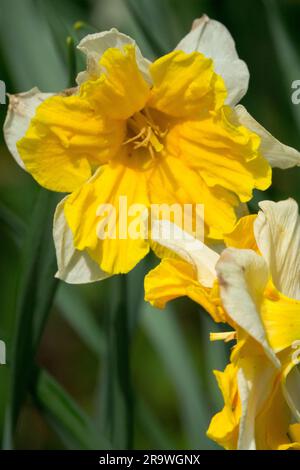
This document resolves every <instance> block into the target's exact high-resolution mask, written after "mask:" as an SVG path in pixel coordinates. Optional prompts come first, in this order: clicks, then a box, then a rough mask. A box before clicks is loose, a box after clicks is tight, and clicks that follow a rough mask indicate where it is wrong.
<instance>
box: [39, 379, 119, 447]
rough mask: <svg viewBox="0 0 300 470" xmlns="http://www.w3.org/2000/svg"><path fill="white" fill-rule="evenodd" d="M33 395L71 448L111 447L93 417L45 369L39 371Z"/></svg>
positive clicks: (43, 413)
mask: <svg viewBox="0 0 300 470" xmlns="http://www.w3.org/2000/svg"><path fill="white" fill-rule="evenodd" d="M32 394H33V398H34V400H35V402H36V404H37V406H38V408H39V409H40V411H41V413H42V415H43V416H44V418H45V419H46V420H47V421H48V423H49V424H50V426H51V427H52V428H53V429H54V430H55V432H56V433H57V434H58V436H59V437H60V439H61V440H62V442H63V443H64V445H65V446H66V447H67V448H68V449H75V450H80V449H82V450H101V449H111V445H110V443H109V441H108V440H106V439H105V438H103V437H102V436H101V435H99V433H98V432H97V430H96V428H95V426H94V425H93V423H92V421H91V419H90V418H89V417H88V416H87V415H86V414H85V413H84V412H83V411H82V410H81V408H79V406H78V405H77V404H76V403H75V402H74V400H73V399H72V397H71V396H70V395H69V394H68V393H67V392H66V391H65V390H64V389H63V388H62V387H61V386H60V385H59V384H58V383H57V382H56V380H55V379H54V378H53V377H51V376H50V375H49V374H48V373H47V372H46V371H45V370H39V371H38V373H37V377H36V379H35V380H34V383H33V390H32Z"/></svg>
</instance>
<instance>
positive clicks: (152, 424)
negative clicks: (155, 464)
mask: <svg viewBox="0 0 300 470" xmlns="http://www.w3.org/2000/svg"><path fill="white" fill-rule="evenodd" d="M136 417H137V421H138V422H139V423H140V426H141V428H142V429H143V431H144V432H145V434H146V435H147V437H148V439H149V441H150V442H151V445H152V448H154V449H162V450H172V449H174V450H175V449H176V444H175V442H173V441H172V439H171V438H170V437H169V436H168V435H167V434H166V432H165V430H164V429H163V427H162V426H161V424H160V422H159V420H158V419H157V417H156V416H155V415H154V413H153V412H152V411H151V409H150V408H149V406H148V405H147V404H146V403H145V402H144V401H143V400H142V398H141V397H139V399H138V400H137V405H136Z"/></svg>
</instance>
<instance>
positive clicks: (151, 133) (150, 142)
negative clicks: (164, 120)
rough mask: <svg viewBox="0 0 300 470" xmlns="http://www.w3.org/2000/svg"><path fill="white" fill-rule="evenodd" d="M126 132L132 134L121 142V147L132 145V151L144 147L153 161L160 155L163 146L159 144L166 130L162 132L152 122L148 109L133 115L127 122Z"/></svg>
mask: <svg viewBox="0 0 300 470" xmlns="http://www.w3.org/2000/svg"><path fill="white" fill-rule="evenodd" d="M127 129H128V132H129V133H131V134H134V135H133V136H132V137H129V138H128V139H126V140H125V141H124V142H123V145H128V144H132V145H133V149H134V150H136V149H139V148H141V147H146V148H147V149H148V150H149V153H150V156H151V158H152V159H155V156H156V154H157V153H160V152H161V151H162V150H163V148H164V146H163V144H162V142H161V139H163V138H164V137H165V136H166V134H167V132H168V129H165V130H164V131H162V130H161V129H160V127H159V126H158V125H157V124H156V123H155V122H154V120H153V118H152V116H151V114H150V111H149V109H147V108H145V109H144V110H143V111H140V112H139V113H136V114H134V115H133V116H132V117H131V118H129V119H128V121H127Z"/></svg>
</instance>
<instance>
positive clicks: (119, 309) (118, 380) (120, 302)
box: [100, 275, 134, 449]
mask: <svg viewBox="0 0 300 470" xmlns="http://www.w3.org/2000/svg"><path fill="white" fill-rule="evenodd" d="M108 281H109V283H110V286H109V287H110V289H109V293H110V295H109V306H108V311H107V312H105V322H106V332H107V339H106V341H107V350H106V354H105V356H104V361H103V370H102V382H101V394H102V400H101V405H100V416H101V417H102V419H101V424H100V426H101V430H102V432H104V431H105V432H107V433H108V436H109V440H110V441H111V442H112V445H113V447H114V448H116V449H131V448H132V447H133V440H134V436H133V429H134V400H133V391H132V384H131V368H130V319H129V311H128V308H127V307H128V303H127V279H126V276H124V275H123V276H122V275H119V276H115V277H113V278H111V279H109V280H108Z"/></svg>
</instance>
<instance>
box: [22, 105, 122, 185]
mask: <svg viewBox="0 0 300 470" xmlns="http://www.w3.org/2000/svg"><path fill="white" fill-rule="evenodd" d="M123 135H124V127H123V126H122V124H121V123H120V122H113V121H107V120H103V118H102V117H101V116H100V115H99V114H97V113H95V111H94V110H93V109H92V108H91V106H90V105H89V104H88V102H87V101H85V100H83V99H81V98H80V97H79V96H54V97H51V98H48V99H47V100H45V101H44V102H43V103H42V104H41V105H40V106H39V107H38V108H37V111H36V114H35V116H34V117H33V119H32V120H31V123H30V126H29V128H28V130H27V132H26V134H25V136H24V137H23V138H22V139H21V140H20V141H19V142H18V144H17V147H18V151H19V153H20V156H21V158H22V160H23V162H24V164H25V166H26V169H27V170H28V171H29V172H30V173H31V174H32V176H33V177H34V178H35V179H36V180H37V182H38V183H39V184H40V185H41V186H44V187H45V188H47V189H51V190H53V191H62V192H71V191H73V190H75V189H77V188H78V187H79V186H80V185H81V184H82V183H84V182H85V181H86V180H87V179H88V178H89V177H90V176H91V165H99V164H101V163H103V162H105V161H107V160H108V159H110V158H112V156H113V155H114V154H115V153H116V151H117V150H118V148H119V147H120V145H121V142H122V139H123Z"/></svg>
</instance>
